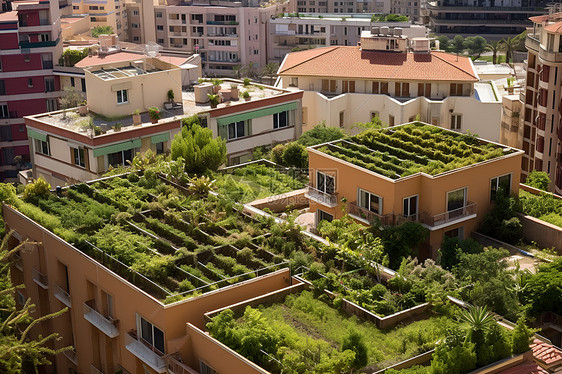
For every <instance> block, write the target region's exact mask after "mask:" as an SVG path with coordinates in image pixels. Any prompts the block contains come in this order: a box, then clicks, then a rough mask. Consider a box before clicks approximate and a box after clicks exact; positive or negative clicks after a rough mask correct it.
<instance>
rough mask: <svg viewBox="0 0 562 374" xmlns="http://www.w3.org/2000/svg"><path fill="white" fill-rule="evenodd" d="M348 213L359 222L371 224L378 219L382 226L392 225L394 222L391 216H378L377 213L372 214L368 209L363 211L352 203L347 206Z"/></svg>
mask: <svg viewBox="0 0 562 374" xmlns="http://www.w3.org/2000/svg"><path fill="white" fill-rule="evenodd" d="M347 209H348V213H349V214H350V215H352V216H355V217H357V218H359V219H361V220H366V221H368V222H369V223H372V222H373V221H374V220H375V219H379V220H380V221H381V223H382V224H383V225H392V224H393V223H394V222H393V221H394V220H393V218H394V217H393V215H392V214H386V215H380V214H378V213H375V212H372V211H370V210H369V209H365V208H363V207H360V206H359V205H357V203H356V202H355V201H354V202H352V203H349V204H348V207H347Z"/></svg>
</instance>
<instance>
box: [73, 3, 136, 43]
mask: <svg viewBox="0 0 562 374" xmlns="http://www.w3.org/2000/svg"><path fill="white" fill-rule="evenodd" d="M72 13H73V14H74V15H75V16H83V17H84V18H87V19H88V21H89V26H90V28H94V27H97V26H111V28H112V29H113V32H114V33H115V34H117V36H118V37H119V39H121V40H125V39H126V37H127V12H126V10H125V0H109V1H94V2H93V1H88V0H79V1H73V2H72Z"/></svg>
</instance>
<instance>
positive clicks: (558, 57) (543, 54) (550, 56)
mask: <svg viewBox="0 0 562 374" xmlns="http://www.w3.org/2000/svg"><path fill="white" fill-rule="evenodd" d="M539 57H540V58H542V59H543V60H546V61H549V62H562V52H551V51H547V50H546V49H544V48H541V49H540V50H539Z"/></svg>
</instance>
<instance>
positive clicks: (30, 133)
mask: <svg viewBox="0 0 562 374" xmlns="http://www.w3.org/2000/svg"><path fill="white" fill-rule="evenodd" d="M27 137H28V138H33V139H39V140H42V141H44V142H46V141H47V134H42V133H40V132H37V131H35V130H33V129H30V128H29V127H28V128H27Z"/></svg>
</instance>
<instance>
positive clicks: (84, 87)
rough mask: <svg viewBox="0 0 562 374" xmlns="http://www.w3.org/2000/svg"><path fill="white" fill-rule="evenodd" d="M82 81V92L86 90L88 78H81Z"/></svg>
mask: <svg viewBox="0 0 562 374" xmlns="http://www.w3.org/2000/svg"><path fill="white" fill-rule="evenodd" d="M80 83H81V84H82V92H86V79H84V78H80Z"/></svg>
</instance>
